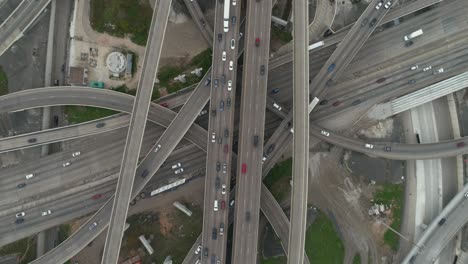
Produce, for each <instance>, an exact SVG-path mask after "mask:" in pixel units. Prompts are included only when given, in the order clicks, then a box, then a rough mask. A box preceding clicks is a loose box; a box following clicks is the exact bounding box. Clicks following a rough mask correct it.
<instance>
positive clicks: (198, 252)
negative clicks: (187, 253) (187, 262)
mask: <svg viewBox="0 0 468 264" xmlns="http://www.w3.org/2000/svg"><path fill="white" fill-rule="evenodd" d="M200 251H201V245H199V246H198V247H197V249H195V254H196V255H198V254H200Z"/></svg>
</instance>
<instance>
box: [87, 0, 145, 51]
mask: <svg viewBox="0 0 468 264" xmlns="http://www.w3.org/2000/svg"><path fill="white" fill-rule="evenodd" d="M152 15H153V9H152V8H151V6H150V4H149V2H148V1H127V0H92V1H91V17H90V20H91V26H92V27H93V29H94V30H96V31H98V32H107V33H109V34H111V35H113V36H117V37H124V36H127V35H128V36H130V38H131V40H132V41H133V42H134V43H136V44H138V45H142V46H144V45H146V40H147V39H148V31H149V28H150V24H151V17H152Z"/></svg>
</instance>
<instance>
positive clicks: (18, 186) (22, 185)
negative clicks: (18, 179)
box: [16, 182, 26, 189]
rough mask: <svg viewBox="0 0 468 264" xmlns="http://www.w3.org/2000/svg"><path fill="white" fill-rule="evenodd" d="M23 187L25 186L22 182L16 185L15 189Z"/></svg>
mask: <svg viewBox="0 0 468 264" xmlns="http://www.w3.org/2000/svg"><path fill="white" fill-rule="evenodd" d="M25 186H26V183H24V182H23V183H20V184H18V185H16V188H18V189H21V188H24V187H25Z"/></svg>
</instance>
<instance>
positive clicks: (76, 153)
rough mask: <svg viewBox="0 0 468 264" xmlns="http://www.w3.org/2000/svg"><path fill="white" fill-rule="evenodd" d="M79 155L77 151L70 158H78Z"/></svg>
mask: <svg viewBox="0 0 468 264" xmlns="http://www.w3.org/2000/svg"><path fill="white" fill-rule="evenodd" d="M79 155H81V152H79V151H76V152H73V153H72V157H78V156H79Z"/></svg>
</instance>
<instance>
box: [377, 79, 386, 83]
mask: <svg viewBox="0 0 468 264" xmlns="http://www.w3.org/2000/svg"><path fill="white" fill-rule="evenodd" d="M385 80H387V79H386V78H380V79H378V80H377V83H383V82H385Z"/></svg>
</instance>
